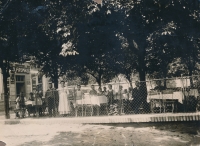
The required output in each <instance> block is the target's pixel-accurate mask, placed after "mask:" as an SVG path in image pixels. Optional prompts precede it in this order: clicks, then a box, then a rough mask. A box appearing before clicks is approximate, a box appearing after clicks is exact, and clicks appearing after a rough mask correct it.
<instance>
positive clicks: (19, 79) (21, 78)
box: [16, 76, 25, 82]
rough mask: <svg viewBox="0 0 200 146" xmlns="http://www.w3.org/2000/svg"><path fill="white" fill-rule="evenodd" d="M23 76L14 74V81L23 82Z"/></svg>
mask: <svg viewBox="0 0 200 146" xmlns="http://www.w3.org/2000/svg"><path fill="white" fill-rule="evenodd" d="M24 78H25V77H24V76H16V82H24Z"/></svg>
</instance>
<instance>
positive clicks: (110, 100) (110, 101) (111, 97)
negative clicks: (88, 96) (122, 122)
mask: <svg viewBox="0 0 200 146" xmlns="http://www.w3.org/2000/svg"><path fill="white" fill-rule="evenodd" d="M107 97H108V106H110V105H111V104H113V103H114V91H113V89H112V85H111V84H109V85H108V91H107Z"/></svg>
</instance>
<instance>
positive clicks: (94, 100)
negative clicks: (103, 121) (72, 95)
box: [76, 94, 107, 116]
mask: <svg viewBox="0 0 200 146" xmlns="http://www.w3.org/2000/svg"><path fill="white" fill-rule="evenodd" d="M79 103H80V104H79ZM77 104H79V105H82V106H84V107H85V115H86V108H87V107H89V108H91V116H92V115H93V106H97V115H99V108H100V106H101V104H107V97H106V96H104V95H101V96H97V95H90V94H84V98H83V99H82V100H80V101H78V102H77ZM76 115H77V114H76ZM82 115H83V110H82Z"/></svg>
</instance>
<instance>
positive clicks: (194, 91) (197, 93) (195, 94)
mask: <svg viewBox="0 0 200 146" xmlns="http://www.w3.org/2000/svg"><path fill="white" fill-rule="evenodd" d="M184 92H185V95H186V96H195V97H197V96H199V92H198V90H197V89H190V91H189V92H187V91H184Z"/></svg>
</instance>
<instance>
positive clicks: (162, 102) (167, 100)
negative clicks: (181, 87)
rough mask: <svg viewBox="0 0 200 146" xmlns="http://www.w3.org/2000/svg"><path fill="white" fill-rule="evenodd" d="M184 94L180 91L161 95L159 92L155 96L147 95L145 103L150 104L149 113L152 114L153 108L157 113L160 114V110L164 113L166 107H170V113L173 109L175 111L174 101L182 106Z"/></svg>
mask: <svg viewBox="0 0 200 146" xmlns="http://www.w3.org/2000/svg"><path fill="white" fill-rule="evenodd" d="M183 99H184V94H183V93H182V92H181V91H177V92H173V93H168V94H162V93H161V92H160V93H158V94H156V95H148V96H147V102H150V108H151V111H152V112H154V108H155V107H158V108H159V111H160V112H161V111H162V109H163V111H164V112H166V110H167V107H168V105H171V107H172V109H171V110H172V112H174V109H175V108H176V109H177V103H176V101H178V102H180V103H182V104H183Z"/></svg>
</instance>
